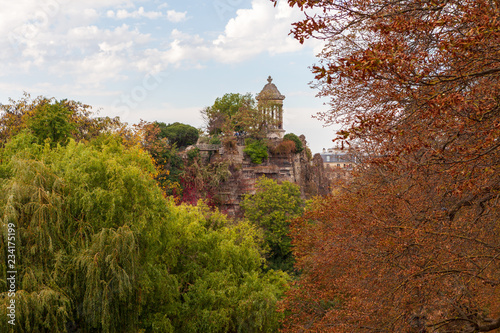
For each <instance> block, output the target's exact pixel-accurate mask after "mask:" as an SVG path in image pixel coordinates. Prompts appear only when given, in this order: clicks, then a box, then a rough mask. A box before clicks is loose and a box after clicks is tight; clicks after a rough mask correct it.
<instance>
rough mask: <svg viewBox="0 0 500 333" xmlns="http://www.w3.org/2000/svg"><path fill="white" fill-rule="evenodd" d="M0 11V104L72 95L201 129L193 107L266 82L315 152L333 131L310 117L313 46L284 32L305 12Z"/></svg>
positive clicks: (40, 1)
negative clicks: (28, 96) (24, 98)
mask: <svg viewBox="0 0 500 333" xmlns="http://www.w3.org/2000/svg"><path fill="white" fill-rule="evenodd" d="M2 6H3V8H2V11H1V12H0V36H2V37H1V38H0V103H8V99H9V97H10V98H13V99H18V98H20V97H21V96H22V94H23V92H24V91H26V92H28V93H30V94H31V95H32V96H38V95H43V96H46V97H55V98H57V99H63V98H67V99H72V100H76V101H81V102H83V103H86V104H90V105H92V106H93V108H94V110H95V111H98V112H99V114H100V115H106V116H120V118H122V120H124V121H126V122H128V123H136V122H138V121H139V120H140V119H144V120H147V121H154V120H158V121H163V122H166V123H172V122H175V121H179V122H183V123H187V124H190V125H193V126H195V127H202V126H203V122H202V118H201V116H200V110H201V109H202V108H203V107H206V106H209V105H211V104H213V102H214V100H215V98H217V97H221V96H223V95H224V94H225V93H247V92H249V93H252V94H254V95H255V94H257V93H258V92H259V91H260V90H261V89H262V87H263V86H264V85H265V84H266V83H267V80H266V79H267V77H268V75H271V76H272V77H273V79H274V80H273V83H275V84H276V86H277V87H278V89H279V90H280V92H281V93H282V94H284V95H285V96H286V99H285V101H284V112H285V113H284V128H285V130H286V131H287V132H292V133H295V134H298V135H300V134H304V135H305V136H306V138H307V141H308V143H309V146H310V147H311V149H312V150H313V152H315V153H316V152H319V151H320V150H321V149H322V148H327V147H330V146H332V143H331V139H332V138H333V136H334V130H333V129H332V128H323V126H322V125H323V124H322V123H321V122H320V121H318V120H316V119H313V118H312V115H315V114H316V113H317V112H321V111H326V110H327V106H324V105H323V103H324V102H326V100H319V99H318V98H316V97H315V94H316V93H317V91H315V90H313V89H311V88H310V87H309V84H308V83H309V82H310V81H312V80H313V75H312V74H311V72H310V69H309V67H310V66H312V65H313V64H314V63H316V62H317V59H316V58H315V55H316V54H317V53H318V52H319V51H320V50H321V43H320V42H319V41H309V42H306V43H305V44H304V45H300V43H299V42H298V41H296V40H294V39H293V38H292V37H291V36H289V35H288V33H289V31H290V29H291V23H292V22H295V21H297V20H299V19H300V18H301V17H302V15H303V14H302V13H301V12H300V11H299V10H298V9H292V8H290V7H288V5H287V4H286V1H281V2H279V3H278V5H277V6H276V7H274V6H273V4H272V3H271V2H270V1H269V0H210V1H201V0H185V1H179V0H177V1H163V0H85V1H76V0H16V1H9V2H7V3H6V4H2Z"/></svg>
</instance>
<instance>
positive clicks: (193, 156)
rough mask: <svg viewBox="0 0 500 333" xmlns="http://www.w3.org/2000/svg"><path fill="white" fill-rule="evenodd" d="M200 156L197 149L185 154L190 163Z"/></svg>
mask: <svg viewBox="0 0 500 333" xmlns="http://www.w3.org/2000/svg"><path fill="white" fill-rule="evenodd" d="M199 156H200V150H199V149H198V148H194V149H191V150H190V151H188V152H187V157H188V160H189V161H190V162H192V161H194V160H196V159H198V157H199Z"/></svg>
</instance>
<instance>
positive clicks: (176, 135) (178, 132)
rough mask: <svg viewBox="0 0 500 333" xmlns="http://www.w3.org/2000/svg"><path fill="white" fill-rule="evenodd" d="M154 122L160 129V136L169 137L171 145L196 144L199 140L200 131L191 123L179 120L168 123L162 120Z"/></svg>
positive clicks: (184, 145)
mask: <svg viewBox="0 0 500 333" xmlns="http://www.w3.org/2000/svg"><path fill="white" fill-rule="evenodd" d="M154 124H155V125H156V126H158V127H159V129H160V132H159V133H158V137H159V138H167V139H168V141H169V143H170V144H171V145H174V144H176V145H177V147H179V148H181V147H186V146H189V145H192V144H195V143H196V141H198V137H199V132H198V130H197V129H196V128H195V127H193V126H191V125H186V124H181V123H178V122H176V123H173V124H168V125H166V124H165V123H162V122H155V123H154Z"/></svg>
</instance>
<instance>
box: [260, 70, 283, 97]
mask: <svg viewBox="0 0 500 333" xmlns="http://www.w3.org/2000/svg"><path fill="white" fill-rule="evenodd" d="M272 81H273V79H272V78H271V76H269V77H268V78H267V82H268V83H267V84H266V85H265V86H264V88H262V91H261V92H260V93H259V94H258V95H257V97H256V99H257V100H258V101H259V100H284V99H285V96H284V95H282V94H281V93H280V92H279V90H278V88H276V85H275V84H274V83H272Z"/></svg>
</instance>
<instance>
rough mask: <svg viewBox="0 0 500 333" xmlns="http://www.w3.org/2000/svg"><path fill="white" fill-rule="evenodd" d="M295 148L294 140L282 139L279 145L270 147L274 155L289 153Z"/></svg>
mask: <svg viewBox="0 0 500 333" xmlns="http://www.w3.org/2000/svg"><path fill="white" fill-rule="evenodd" d="M295 149H296V148H295V142H293V141H292V140H283V141H282V142H280V144H279V145H277V146H276V147H273V148H271V152H272V153H273V154H275V155H290V154H292V153H294V152H295Z"/></svg>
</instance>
